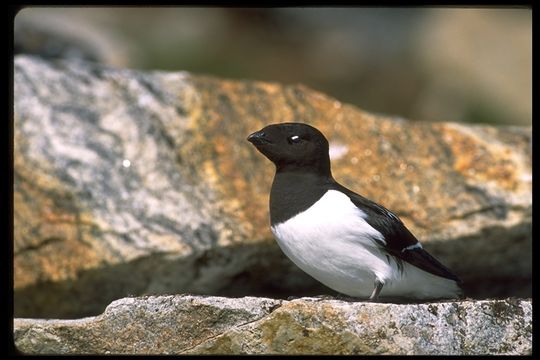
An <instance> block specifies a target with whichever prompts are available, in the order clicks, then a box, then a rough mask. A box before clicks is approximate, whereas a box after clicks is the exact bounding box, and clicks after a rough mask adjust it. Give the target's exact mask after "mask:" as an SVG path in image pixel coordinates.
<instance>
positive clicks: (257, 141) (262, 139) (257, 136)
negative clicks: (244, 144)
mask: <svg viewBox="0 0 540 360" xmlns="http://www.w3.org/2000/svg"><path fill="white" fill-rule="evenodd" d="M247 141H249V142H250V143H252V144H253V145H262V144H268V143H270V141H268V139H266V134H265V133H264V132H263V131H256V132H254V133H253V134H251V135H249V136H248V137H247Z"/></svg>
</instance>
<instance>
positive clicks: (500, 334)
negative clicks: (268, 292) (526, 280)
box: [14, 296, 532, 355]
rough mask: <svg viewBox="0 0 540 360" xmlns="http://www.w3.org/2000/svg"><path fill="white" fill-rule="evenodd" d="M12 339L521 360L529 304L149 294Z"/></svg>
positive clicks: (43, 347) (36, 343) (34, 343)
mask: <svg viewBox="0 0 540 360" xmlns="http://www.w3.org/2000/svg"><path fill="white" fill-rule="evenodd" d="M14 339H15V345H16V347H17V349H18V350H19V351H21V352H23V353H26V354H370V355H371V354H386V355H388V354H391V355H404V354H407V355H412V354H414V355H428V354H429V355H472V354H474V355H479V354H493V355H524V354H531V352H532V306H531V301H530V300H516V299H506V300H481V301H463V302H438V303H430V304H407V305H403V304H374V303H362V302H353V303H348V302H344V301H339V300H319V299H314V298H301V299H297V300H294V301H283V300H274V299H266V298H254V297H245V298H239V299H233V298H221V297H199V296H160V297H152V296H151V297H144V298H124V299H121V300H117V301H115V302H113V303H112V304H111V305H110V306H108V307H107V309H106V310H105V312H104V313H103V314H102V315H100V316H97V317H90V318H85V319H77V320H40V319H15V322H14Z"/></svg>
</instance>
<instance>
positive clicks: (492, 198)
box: [14, 56, 532, 318]
mask: <svg viewBox="0 0 540 360" xmlns="http://www.w3.org/2000/svg"><path fill="white" fill-rule="evenodd" d="M14 100H15V104H14V105H15V106H14V115H15V119H14V120H15V122H14V144H15V149H14V150H15V153H14V165H15V168H14V181H15V182H14V237H15V242H14V251H15V254H14V255H15V257H14V267H15V269H14V275H15V315H16V316H19V317H53V318H54V317H56V318H58V317H81V316H86V315H96V314H99V313H101V312H102V311H103V309H104V307H105V306H106V305H107V304H109V303H110V302H111V301H112V300H114V299H117V298H120V297H124V296H127V295H141V294H159V293H180V292H190V293H197V294H221V295H233V296H242V295H266V296H272V297H286V296H289V295H295V296H298V295H302V294H316V293H322V292H327V293H328V292H330V291H329V290H327V289H325V288H324V287H322V286H321V285H318V284H317V283H316V282H315V281H314V280H312V279H311V278H309V277H308V276H307V275H305V274H303V273H302V272H301V271H300V270H298V269H297V268H296V267H295V266H294V265H293V264H292V263H290V262H289V261H288V260H287V259H286V258H285V257H284V256H283V255H282V254H281V252H280V251H279V249H278V248H277V246H276V245H275V243H274V241H273V239H272V236H271V233H270V231H269V226H268V225H269V224H268V205H267V202H268V194H269V189H270V183H271V180H272V176H273V171H274V169H273V167H272V166H271V164H270V163H269V162H268V161H266V159H264V158H263V157H262V156H260V154H259V153H257V152H256V151H255V150H254V149H253V148H252V147H251V146H250V144H249V143H247V142H246V141H245V138H246V136H247V135H248V134H249V133H251V132H252V131H255V130H258V129H260V128H261V127H263V126H264V125H266V124H269V123H275V122H283V121H303V122H308V123H310V124H312V125H314V126H316V127H318V128H320V129H321V130H322V131H323V132H324V133H325V134H326V135H327V137H328V138H329V140H330V142H331V147H332V152H333V172H334V176H335V178H336V179H337V180H338V181H340V182H342V183H343V184H344V185H346V186H348V187H350V188H351V189H354V190H356V191H358V192H360V193H362V194H363V195H365V196H367V197H368V198H371V199H372V200H375V201H377V202H379V203H382V204H383V205H385V206H386V207H388V208H390V209H392V210H394V211H395V212H396V213H397V214H399V215H400V217H401V218H402V219H403V221H404V222H405V223H406V225H407V226H408V227H409V228H410V229H411V230H412V231H413V233H415V234H416V235H417V236H418V237H419V239H420V240H421V241H423V242H424V244H425V247H426V248H427V249H428V251H430V252H432V253H433V254H434V255H435V256H437V257H439V258H440V260H441V261H442V262H443V263H445V264H447V265H448V266H449V267H451V268H452V269H453V270H454V271H455V272H456V273H457V274H458V275H460V276H461V277H462V278H463V279H464V280H465V283H466V291H467V292H468V294H469V295H472V296H475V297H487V296H525V297H526V296H530V293H531V263H532V261H531V251H530V249H531V241H532V240H531V208H532V197H531V187H532V184H531V151H530V144H531V130H530V128H493V127H486V126H466V125H460V124H455V123H435V124H430V123H411V122H408V121H405V120H403V119H396V118H388V117H383V116H375V115H372V114H369V113H366V112H363V111H361V110H359V109H357V108H355V107H353V106H349V105H346V104H342V103H340V102H339V101H337V100H335V99H332V98H329V97H327V96H325V95H323V94H321V93H318V92H316V91H313V90H310V89H307V88H305V87H302V86H284V85H279V84H273V83H262V82H250V81H228V80H219V79H213V78H208V77H204V76H195V75H192V74H188V73H184V72H177V73H164V72H139V71H134V70H118V69H112V68H107V67H103V66H99V65H96V64H91V63H82V62H70V61H58V62H48V61H44V60H41V59H38V58H33V57H28V56H17V57H16V58H15V73H14ZM96 289H99V291H96ZM330 293H331V292H330Z"/></svg>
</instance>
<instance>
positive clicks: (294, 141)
mask: <svg viewBox="0 0 540 360" xmlns="http://www.w3.org/2000/svg"><path fill="white" fill-rule="evenodd" d="M287 140H288V141H289V144H298V143H299V142H300V141H301V140H302V139H301V138H300V136H298V135H293V136H289V137H288V138H287Z"/></svg>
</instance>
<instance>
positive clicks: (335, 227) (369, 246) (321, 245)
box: [272, 190, 455, 297]
mask: <svg viewBox="0 0 540 360" xmlns="http://www.w3.org/2000/svg"><path fill="white" fill-rule="evenodd" d="M366 217H367V215H366V213H364V212H363V211H361V210H360V209H358V208H357V207H356V205H354V204H353V203H352V201H351V200H350V199H349V197H348V196H346V195H345V194H343V193H341V192H339V191H336V190H329V191H327V192H326V193H325V194H324V195H323V196H322V197H321V198H320V199H319V200H318V201H317V202H316V203H315V204H313V205H312V206H311V207H310V208H308V209H307V210H306V211H304V212H302V213H300V214H298V215H296V216H294V217H292V218H291V219H289V220H287V221H285V222H282V223H279V224H276V225H274V226H272V233H273V234H274V236H275V237H276V239H277V243H278V244H279V246H280V248H281V249H282V250H283V252H284V253H285V255H287V256H288V257H289V258H290V259H291V260H292V261H293V262H294V263H295V264H296V265H297V266H298V267H299V268H301V269H302V270H303V271H305V272H306V273H308V274H309V275H311V276H312V277H314V278H315V279H317V280H318V281H320V282H321V283H323V284H325V285H326V286H328V287H330V288H332V289H334V290H336V291H338V292H341V293H344V294H347V295H349V296H357V297H368V296H369V295H370V294H371V292H372V291H373V288H374V282H375V279H376V278H377V279H378V280H379V281H382V282H383V283H384V284H385V285H384V287H383V290H382V292H381V295H383V296H384V295H394V296H396V295H397V296H407V293H414V291H415V286H416V287H419V286H424V285H418V284H422V281H427V282H428V285H429V284H430V283H433V282H434V283H435V284H436V286H435V287H440V286H439V284H438V282H439V281H443V282H445V284H444V286H443V287H445V288H446V287H448V286H451V285H452V284H450V281H446V280H444V279H442V278H440V277H436V276H433V275H431V274H428V273H426V272H424V271H422V270H420V269H418V268H416V267H414V266H412V265H409V264H406V263H404V271H403V275H402V274H401V272H400V271H399V270H398V267H397V264H396V262H395V260H394V259H393V257H391V256H388V255H387V254H386V253H384V252H382V251H381V250H380V248H378V247H377V243H376V242H375V240H379V241H381V242H383V243H385V240H384V236H383V235H382V234H381V233H380V232H379V231H377V230H376V229H375V228H373V227H372V226H370V225H369V224H368V223H367V221H366V220H365V219H366ZM446 283H448V284H446ZM451 283H454V282H451ZM415 284H416V285H415ZM429 286H431V285H429ZM429 286H428V287H429ZM452 286H453V288H452V291H455V289H454V288H455V283H454V284H453V285H452ZM452 286H451V287H452ZM424 287H425V286H424ZM431 287H433V286H431ZM431 287H430V288H429V289H428V291H427V292H426V295H425V297H437V296H438V295H437V294H432V293H430V291H431V290H430V289H431ZM416 290H418V289H416ZM433 291H435V292H440V291H441V290H436V289H435V290H433ZM444 291H446V290H444ZM420 292H422V291H420ZM447 292H448V291H447ZM441 296H445V294H444V295H441ZM417 297H422V295H421V294H420V295H419V296H417Z"/></svg>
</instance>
